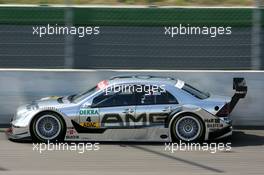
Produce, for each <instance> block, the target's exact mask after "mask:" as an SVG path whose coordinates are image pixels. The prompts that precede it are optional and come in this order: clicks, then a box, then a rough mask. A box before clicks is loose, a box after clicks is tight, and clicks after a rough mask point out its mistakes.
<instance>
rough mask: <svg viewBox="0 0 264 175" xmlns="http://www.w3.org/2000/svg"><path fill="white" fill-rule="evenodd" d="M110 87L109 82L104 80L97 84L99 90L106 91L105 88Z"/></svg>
mask: <svg viewBox="0 0 264 175" xmlns="http://www.w3.org/2000/svg"><path fill="white" fill-rule="evenodd" d="M107 86H108V81H107V80H103V81H101V82H99V83H98V84H97V88H98V89H104V88H106V87H107Z"/></svg>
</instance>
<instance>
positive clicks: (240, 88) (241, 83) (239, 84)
mask: <svg viewBox="0 0 264 175" xmlns="http://www.w3.org/2000/svg"><path fill="white" fill-rule="evenodd" d="M233 89H234V90H235V94H234V95H233V97H232V99H231V101H230V104H229V112H232V110H233V109H234V107H235V106H236V104H237V102H238V101H239V99H240V98H245V97H246V95H247V85H246V80H245V78H234V79H233Z"/></svg>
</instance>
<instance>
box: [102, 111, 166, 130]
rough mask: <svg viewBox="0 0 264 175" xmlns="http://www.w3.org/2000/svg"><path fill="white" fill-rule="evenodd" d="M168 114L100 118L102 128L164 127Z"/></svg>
mask: <svg viewBox="0 0 264 175" xmlns="http://www.w3.org/2000/svg"><path fill="white" fill-rule="evenodd" d="M168 116H169V114H167V113H151V114H148V115H147V114H146V113H143V114H140V115H138V116H134V115H130V114H126V115H125V116H124V118H123V117H121V116H120V115H119V114H117V113H116V114H106V115H104V116H103V118H102V123H101V124H102V127H111V126H117V127H130V126H142V127H145V126H151V125H165V123H166V120H167V118H168Z"/></svg>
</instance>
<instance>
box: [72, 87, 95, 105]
mask: <svg viewBox="0 0 264 175" xmlns="http://www.w3.org/2000/svg"><path fill="white" fill-rule="evenodd" d="M98 90H99V89H98V88H97V86H94V87H93V88H91V89H89V90H87V91H84V92H82V93H79V94H76V95H71V96H69V100H70V101H71V102H75V103H76V102H79V101H82V100H83V99H85V98H86V97H88V96H89V95H91V94H93V93H94V92H96V91H98Z"/></svg>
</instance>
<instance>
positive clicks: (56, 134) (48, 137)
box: [31, 112, 65, 142]
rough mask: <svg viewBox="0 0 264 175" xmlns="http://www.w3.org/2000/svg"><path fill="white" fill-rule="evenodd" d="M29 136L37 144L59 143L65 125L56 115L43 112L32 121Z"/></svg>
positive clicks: (61, 139) (62, 136)
mask: <svg viewBox="0 0 264 175" xmlns="http://www.w3.org/2000/svg"><path fill="white" fill-rule="evenodd" d="M31 135H32V139H33V141H37V142H48V141H49V142H60V141H63V140H64V136H65V124H64V122H63V120H62V118H61V117H60V116H59V115H58V114H56V113H53V112H43V113H41V114H39V115H37V116H36V117H35V118H34V119H33V121H32V125H31Z"/></svg>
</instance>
